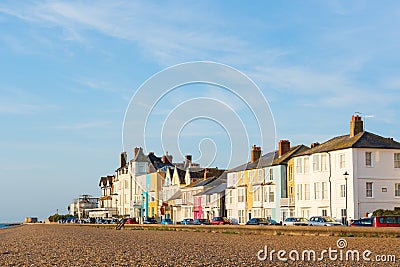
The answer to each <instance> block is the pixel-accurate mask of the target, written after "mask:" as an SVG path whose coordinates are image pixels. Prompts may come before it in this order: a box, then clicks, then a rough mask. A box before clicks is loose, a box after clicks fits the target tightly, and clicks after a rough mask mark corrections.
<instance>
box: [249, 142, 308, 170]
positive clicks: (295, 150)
mask: <svg viewBox="0 0 400 267" xmlns="http://www.w3.org/2000/svg"><path fill="white" fill-rule="evenodd" d="M308 149H309V147H307V146H305V145H297V146H292V147H291V148H290V150H289V151H288V152H286V153H285V154H283V155H282V156H281V157H279V154H278V151H277V150H275V151H272V152H269V153H267V154H265V155H263V156H262V157H260V159H259V160H258V161H257V162H255V163H256V164H255V167H254V168H263V167H269V166H275V165H281V164H286V163H287V162H288V161H289V160H290V159H291V158H292V157H294V156H297V155H298V154H300V153H303V152H304V151H307V150H308Z"/></svg>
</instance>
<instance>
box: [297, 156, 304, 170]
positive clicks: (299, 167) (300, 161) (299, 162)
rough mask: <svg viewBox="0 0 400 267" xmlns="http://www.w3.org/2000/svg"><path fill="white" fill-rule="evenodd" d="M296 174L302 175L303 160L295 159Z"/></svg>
mask: <svg viewBox="0 0 400 267" xmlns="http://www.w3.org/2000/svg"><path fill="white" fill-rule="evenodd" d="M296 173H303V159H302V158H297V159H296Z"/></svg>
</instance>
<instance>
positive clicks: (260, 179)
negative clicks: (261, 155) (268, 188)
mask: <svg viewBox="0 0 400 267" xmlns="http://www.w3.org/2000/svg"><path fill="white" fill-rule="evenodd" d="M258 182H259V183H262V169H260V170H258Z"/></svg>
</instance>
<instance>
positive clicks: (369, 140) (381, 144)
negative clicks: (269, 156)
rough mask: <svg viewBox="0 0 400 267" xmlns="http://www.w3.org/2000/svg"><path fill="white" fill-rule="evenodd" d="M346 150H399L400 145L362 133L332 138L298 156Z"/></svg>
mask: <svg viewBox="0 0 400 267" xmlns="http://www.w3.org/2000/svg"><path fill="white" fill-rule="evenodd" d="M347 148H383V149H400V143H399V142H396V141H394V140H393V139H392V138H386V137H383V136H380V135H376V134H373V133H370V132H367V131H364V132H360V133H358V134H356V135H355V136H353V137H350V135H342V136H337V137H334V138H332V139H330V140H328V141H326V142H325V143H322V144H320V145H318V146H316V147H313V148H310V149H308V150H306V151H304V152H302V153H300V154H298V155H299V156H302V155H311V154H314V153H323V152H329V151H335V150H341V149H347Z"/></svg>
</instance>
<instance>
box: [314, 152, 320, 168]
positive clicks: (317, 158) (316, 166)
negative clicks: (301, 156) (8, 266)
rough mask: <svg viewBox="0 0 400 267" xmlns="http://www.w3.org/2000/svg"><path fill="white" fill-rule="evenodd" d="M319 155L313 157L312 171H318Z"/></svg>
mask: <svg viewBox="0 0 400 267" xmlns="http://www.w3.org/2000/svg"><path fill="white" fill-rule="evenodd" d="M319 170H320V168H319V155H313V171H314V172H317V171H319Z"/></svg>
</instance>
